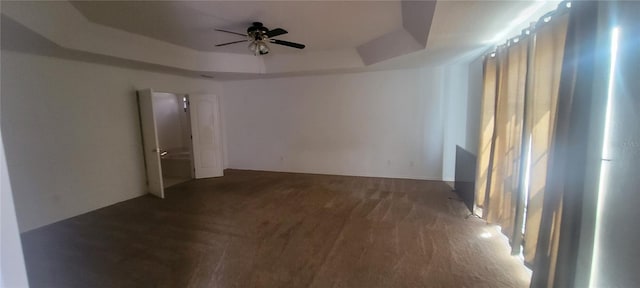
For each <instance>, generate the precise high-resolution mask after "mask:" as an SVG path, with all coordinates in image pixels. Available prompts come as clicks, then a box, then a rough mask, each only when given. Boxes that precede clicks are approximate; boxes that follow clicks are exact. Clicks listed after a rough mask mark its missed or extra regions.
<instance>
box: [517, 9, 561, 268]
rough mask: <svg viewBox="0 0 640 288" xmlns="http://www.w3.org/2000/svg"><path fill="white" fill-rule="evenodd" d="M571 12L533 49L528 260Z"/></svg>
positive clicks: (540, 35) (548, 27)
mask: <svg viewBox="0 0 640 288" xmlns="http://www.w3.org/2000/svg"><path fill="white" fill-rule="evenodd" d="M568 17H569V15H568V14H562V15H559V16H557V17H553V18H552V19H551V20H550V22H549V23H545V25H542V26H541V27H538V28H537V31H536V34H535V44H534V45H533V50H532V51H531V53H532V55H531V56H532V57H531V59H532V60H531V63H530V67H529V69H530V70H529V73H530V78H529V79H530V83H529V93H530V94H529V95H528V99H529V100H528V102H527V108H526V109H527V113H526V114H527V121H526V123H527V126H526V128H525V135H528V136H530V137H531V147H530V149H531V163H530V167H529V171H530V172H529V173H530V174H529V187H527V188H528V191H529V193H528V199H527V215H526V220H525V227H526V229H525V233H524V245H523V246H524V251H523V254H524V259H525V262H527V263H530V264H531V263H533V260H534V257H535V250H536V245H537V243H538V230H539V229H540V219H541V215H542V206H543V202H544V201H543V199H544V197H543V195H544V192H545V186H546V182H547V163H548V160H549V159H548V157H549V154H548V153H549V149H550V145H551V143H552V142H551V140H552V139H551V137H552V134H553V131H554V126H555V118H556V107H557V103H558V91H559V90H558V89H559V86H560V76H561V75H560V74H561V72H562V61H563V56H564V47H565V39H566V33H567V24H568Z"/></svg>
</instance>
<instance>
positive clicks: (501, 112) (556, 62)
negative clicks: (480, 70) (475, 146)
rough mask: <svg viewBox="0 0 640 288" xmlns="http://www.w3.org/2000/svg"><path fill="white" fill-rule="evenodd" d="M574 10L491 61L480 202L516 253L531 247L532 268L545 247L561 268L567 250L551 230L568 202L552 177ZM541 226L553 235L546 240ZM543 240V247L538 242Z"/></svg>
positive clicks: (554, 15) (550, 18) (546, 21)
mask: <svg viewBox="0 0 640 288" xmlns="http://www.w3.org/2000/svg"><path fill="white" fill-rule="evenodd" d="M567 7H568V5H566V3H562V4H561V5H560V6H559V9H558V10H556V11H554V12H551V13H549V14H547V15H545V16H543V17H542V18H541V19H540V21H538V22H537V23H536V24H535V25H532V27H531V28H530V29H527V30H525V31H523V34H522V35H520V36H519V37H517V38H514V39H511V40H509V41H508V42H507V44H505V45H502V46H499V47H498V48H497V50H496V52H495V53H494V54H492V55H491V56H489V57H487V58H486V59H485V62H484V72H485V75H484V91H483V104H482V109H483V111H482V122H481V133H480V139H479V147H480V150H479V155H478V164H477V165H478V167H477V174H476V181H477V182H476V183H477V185H476V204H477V205H478V206H479V207H481V208H482V209H483V210H482V212H483V217H484V218H485V219H486V220H487V222H489V223H492V224H497V225H499V226H500V227H501V228H502V232H503V233H504V234H505V235H506V236H507V238H509V240H510V244H511V245H512V253H513V254H517V253H519V252H520V251H521V250H520V247H521V246H522V247H523V249H524V250H523V251H522V252H523V254H524V258H525V263H527V264H528V265H529V266H530V267H534V266H535V264H534V263H535V261H536V257H537V255H539V254H540V253H537V252H540V251H538V247H541V246H542V247H544V248H543V249H545V251H546V252H549V253H547V254H546V255H547V256H546V257H545V262H546V263H547V264H550V263H555V262H556V260H555V258H554V257H555V255H557V253H556V252H554V251H557V247H558V245H559V238H558V237H559V236H558V235H559V234H558V233H552V232H549V231H553V230H554V229H558V227H560V224H561V222H560V220H561V217H560V215H561V213H562V210H561V208H562V197H558V195H553V196H551V197H549V189H548V185H547V175H548V174H547V173H548V170H549V163H550V151H551V150H552V146H553V145H554V140H553V139H554V133H556V129H555V128H556V119H557V116H556V115H557V112H558V109H557V105H558V97H559V91H560V82H561V79H562V73H563V60H564V59H563V58H564V54H565V42H566V38H567V27H568V23H569V20H568V19H569V13H567V11H568V8H567ZM547 198H549V199H547ZM549 203H553V205H551V204H549ZM545 225H546V226H545ZM542 226H545V227H542ZM541 229H542V230H543V232H549V233H545V234H544V235H543V236H540V231H541ZM541 237H543V238H544V239H543V240H544V241H543V243H539V242H538V241H539V239H541ZM548 268H549V267H546V268H544V269H547V270H548ZM547 276H551V277H553V275H547Z"/></svg>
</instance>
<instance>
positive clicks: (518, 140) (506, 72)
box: [483, 37, 530, 239]
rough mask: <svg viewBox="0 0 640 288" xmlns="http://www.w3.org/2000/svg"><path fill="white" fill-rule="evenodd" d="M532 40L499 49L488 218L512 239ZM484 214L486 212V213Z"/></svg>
mask: <svg viewBox="0 0 640 288" xmlns="http://www.w3.org/2000/svg"><path fill="white" fill-rule="evenodd" d="M529 41H530V37H526V38H523V39H519V41H518V40H511V41H510V42H509V44H508V45H507V46H506V47H502V48H500V49H498V52H497V57H498V67H499V68H498V69H499V73H498V93H497V100H496V101H497V104H496V113H495V114H496V116H495V119H496V120H495V121H496V125H495V135H494V141H495V143H494V148H493V161H492V162H491V165H490V166H491V176H490V187H489V197H488V201H487V200H486V202H485V203H484V204H485V210H486V219H487V221H488V222H490V223H495V224H498V225H500V227H502V232H503V233H504V234H505V235H506V236H507V238H509V239H512V237H513V232H514V225H515V221H514V220H515V216H516V206H517V202H516V200H517V188H518V183H519V179H520V178H519V175H520V174H519V170H520V169H519V168H520V159H521V148H522V131H523V130H522V129H523V125H522V124H523V117H524V100H525V97H524V96H525V84H526V78H527V57H528V54H527V50H528V46H529ZM483 212H484V211H483Z"/></svg>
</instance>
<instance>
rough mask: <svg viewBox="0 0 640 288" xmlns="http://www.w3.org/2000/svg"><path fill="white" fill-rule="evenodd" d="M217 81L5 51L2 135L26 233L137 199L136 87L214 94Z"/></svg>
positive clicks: (141, 183)
mask: <svg viewBox="0 0 640 288" xmlns="http://www.w3.org/2000/svg"><path fill="white" fill-rule="evenodd" d="M216 87H217V84H216V82H213V81H210V80H199V79H192V78H184V77H179V76H173V75H167V74H160V73H152V72H145V71H138V70H131V69H124V68H117V67H112V66H106V65H100V64H93V63H83V62H75V61H69V60H62V59H56V58H50V57H44V56H34V55H28V54H21V53H16V52H8V51H3V53H2V91H1V92H2V133H3V138H4V141H5V148H6V151H7V163H8V168H9V176H10V177H11V184H12V188H13V193H14V199H15V204H16V212H17V216H18V224H19V227H20V230H21V231H27V230H30V229H34V228H36V227H40V226H43V225H46V224H50V223H53V222H55V221H58V220H62V219H65V218H68V217H72V216H75V215H78V214H82V213H85V212H88V211H91V210H95V209H98V208H100V207H104V206H108V205H111V204H114V203H117V202H120V201H123V200H127V199H130V198H134V197H136V196H140V195H142V194H144V193H145V192H144V191H145V174H144V164H143V157H142V151H141V149H142V145H141V136H140V128H139V121H138V112H137V103H136V98H135V90H136V89H142V88H154V89H155V90H157V91H166V92H174V93H198V92H199V93H207V92H208V93H216Z"/></svg>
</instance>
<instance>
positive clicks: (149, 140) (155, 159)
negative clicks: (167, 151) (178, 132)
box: [138, 89, 164, 198]
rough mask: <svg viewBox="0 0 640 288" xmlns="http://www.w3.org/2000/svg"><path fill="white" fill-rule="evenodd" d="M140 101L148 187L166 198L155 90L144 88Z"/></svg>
mask: <svg viewBox="0 0 640 288" xmlns="http://www.w3.org/2000/svg"><path fill="white" fill-rule="evenodd" d="M138 103H139V104H138V105H139V107H140V122H141V126H142V144H143V148H144V161H145V163H146V167H147V181H148V183H147V187H148V189H149V193H151V194H153V195H155V196H158V197H160V198H164V188H163V184H162V168H161V167H160V145H158V130H157V127H156V117H155V115H154V114H153V90H151V89H144V90H140V91H138Z"/></svg>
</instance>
